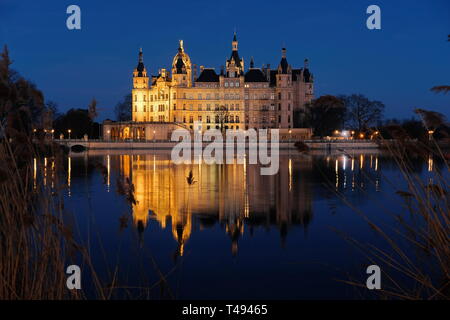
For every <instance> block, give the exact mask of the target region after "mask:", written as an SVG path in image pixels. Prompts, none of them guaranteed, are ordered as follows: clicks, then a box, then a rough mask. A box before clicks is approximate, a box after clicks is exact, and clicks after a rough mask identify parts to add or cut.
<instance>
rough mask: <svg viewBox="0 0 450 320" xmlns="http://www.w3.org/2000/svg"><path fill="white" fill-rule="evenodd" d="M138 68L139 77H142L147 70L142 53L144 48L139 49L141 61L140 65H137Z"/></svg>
mask: <svg viewBox="0 0 450 320" xmlns="http://www.w3.org/2000/svg"><path fill="white" fill-rule="evenodd" d="M136 70H137V72H138V77H142V76H143V73H142V72H143V71H144V70H145V66H144V57H143V54H142V48H140V49H139V62H138V65H137V67H136Z"/></svg>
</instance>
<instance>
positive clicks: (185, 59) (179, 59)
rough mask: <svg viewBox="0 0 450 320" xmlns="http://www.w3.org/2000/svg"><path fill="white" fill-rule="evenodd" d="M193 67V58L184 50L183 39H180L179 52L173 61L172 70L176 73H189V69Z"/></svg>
mask: <svg viewBox="0 0 450 320" xmlns="http://www.w3.org/2000/svg"><path fill="white" fill-rule="evenodd" d="M190 67H191V58H189V55H188V54H187V53H186V52H185V51H184V48H183V40H180V45H179V47H178V52H177V54H176V55H175V57H174V58H173V61H172V71H173V73H175V74H183V73H187V69H190Z"/></svg>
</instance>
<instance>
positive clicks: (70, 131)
mask: <svg viewBox="0 0 450 320" xmlns="http://www.w3.org/2000/svg"><path fill="white" fill-rule="evenodd" d="M67 132H68V133H69V140H70V134H71V133H72V130H70V129H69V130H67Z"/></svg>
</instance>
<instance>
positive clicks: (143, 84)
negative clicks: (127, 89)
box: [131, 48, 148, 121]
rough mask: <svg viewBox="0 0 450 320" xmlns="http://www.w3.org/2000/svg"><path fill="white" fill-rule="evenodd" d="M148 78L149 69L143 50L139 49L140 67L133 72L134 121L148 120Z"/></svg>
mask: <svg viewBox="0 0 450 320" xmlns="http://www.w3.org/2000/svg"><path fill="white" fill-rule="evenodd" d="M147 98H148V76H147V69H146V68H145V66H144V57H143V53H142V48H140V49H139V60H138V65H137V67H136V68H135V69H134V71H133V90H132V99H133V103H132V110H131V114H132V119H133V121H146V120H147V116H146V113H147V109H148V107H147V104H148V99H147Z"/></svg>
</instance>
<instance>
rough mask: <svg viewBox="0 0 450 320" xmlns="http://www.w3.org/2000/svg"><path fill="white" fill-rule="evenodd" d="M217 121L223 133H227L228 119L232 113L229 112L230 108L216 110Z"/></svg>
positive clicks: (222, 107) (222, 106) (223, 107)
mask: <svg viewBox="0 0 450 320" xmlns="http://www.w3.org/2000/svg"><path fill="white" fill-rule="evenodd" d="M215 117H216V119H215V121H216V124H219V128H220V131H221V132H224V131H225V124H226V123H228V119H229V117H230V113H229V112H228V108H227V107H225V106H224V105H221V106H219V107H218V108H217V109H216V110H215Z"/></svg>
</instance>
